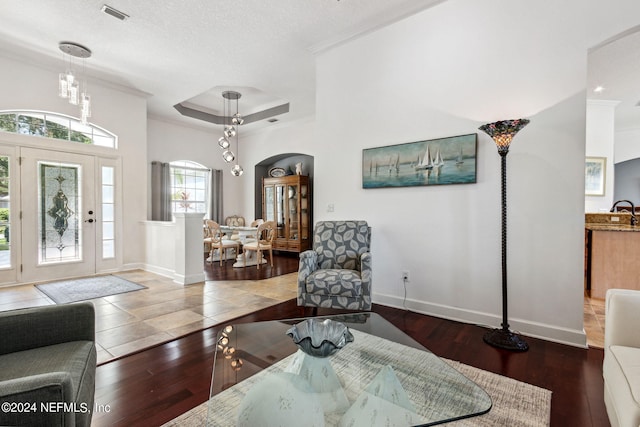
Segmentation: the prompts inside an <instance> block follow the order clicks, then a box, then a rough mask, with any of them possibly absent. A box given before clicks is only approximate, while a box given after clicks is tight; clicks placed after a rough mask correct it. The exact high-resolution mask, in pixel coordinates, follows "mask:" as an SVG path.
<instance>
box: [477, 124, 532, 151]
mask: <svg viewBox="0 0 640 427" xmlns="http://www.w3.org/2000/svg"><path fill="white" fill-rule="evenodd" d="M528 124H529V120H527V119H515V120H500V121H499V122H494V123H488V124H486V125H482V126H480V127H479V128H478V129H480V130H481V131H483V132H485V133H486V134H487V135H489V136H490V137H491V138H493V140H494V141H495V143H496V145H497V146H498V152H499V153H501V154H502V153H507V152H508V151H509V146H510V145H511V141H512V140H513V137H514V136H516V134H517V133H518V132H519V131H520V130H521V129H522V128H523V127H525V126H526V125H528Z"/></svg>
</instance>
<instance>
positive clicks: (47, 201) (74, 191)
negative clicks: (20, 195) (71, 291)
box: [38, 162, 82, 264]
mask: <svg viewBox="0 0 640 427" xmlns="http://www.w3.org/2000/svg"><path fill="white" fill-rule="evenodd" d="M38 171H39V176H38V182H39V186H38V188H39V194H38V197H39V200H40V203H39V209H38V218H39V229H38V233H39V234H38V235H39V236H40V238H39V242H38V263H39V264H50V263H60V262H69V261H80V260H82V247H81V242H82V227H81V226H80V225H81V224H82V222H81V218H80V217H81V200H82V195H81V186H80V180H81V168H80V166H79V165H72V164H62V163H49V162H38Z"/></svg>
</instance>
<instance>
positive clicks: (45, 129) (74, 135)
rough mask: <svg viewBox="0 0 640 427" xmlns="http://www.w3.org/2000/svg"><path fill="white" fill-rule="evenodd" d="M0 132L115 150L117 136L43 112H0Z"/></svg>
mask: <svg viewBox="0 0 640 427" xmlns="http://www.w3.org/2000/svg"><path fill="white" fill-rule="evenodd" d="M0 130H2V131H5V132H11V133H19V134H22V135H34V136H44V137H48V138H55V139H61V140H64V141H69V142H77V143H80V144H90V145H99V146H101V147H110V148H117V145H118V144H117V142H118V137H117V136H115V135H114V134H112V133H111V132H109V131H106V130H104V129H102V128H100V127H98V126H95V125H92V124H86V125H84V124H82V123H81V122H80V120H78V119H76V118H73V117H71V116H66V115H63V114H56V113H48V112H44V111H30V110H12V111H0Z"/></svg>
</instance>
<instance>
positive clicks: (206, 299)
mask: <svg viewBox="0 0 640 427" xmlns="http://www.w3.org/2000/svg"><path fill="white" fill-rule="evenodd" d="M117 275H118V276H121V277H123V278H125V279H127V280H130V281H132V282H136V283H140V284H142V285H144V286H146V287H147V288H148V289H143V290H140V291H135V292H129V293H126V294H119V295H112V296H108V297H104V298H96V299H94V300H92V302H93V304H94V306H95V308H96V344H97V347H98V363H104V362H106V361H108V360H111V359H114V358H118V357H121V356H123V355H126V354H129V353H132V352H135V351H137V350H141V349H143V348H146V347H150V346H152V345H156V344H160V343H163V342H166V341H170V340H172V339H174V338H177V337H179V336H182V335H186V334H188V333H189V332H193V331H197V330H199V329H203V328H206V327H209V326H213V325H215V324H218V323H222V322H224V321H226V320H229V319H232V318H235V317H238V316H242V315H244V314H247V313H251V312H253V311H256V310H259V309H261V308H264V307H268V306H271V305H274V304H277V303H279V302H282V301H286V300H289V299H291V298H295V297H296V273H291V274H286V275H283V276H277V277H273V278H270V279H264V280H224V281H207V282H204V283H199V284H194V285H189V286H186V287H185V286H181V285H178V284H176V283H173V281H172V280H171V279H169V278H166V277H163V276H159V275H156V274H153V273H149V272H146V271H142V270H136V271H130V272H122V273H118V274H117ZM51 304H54V303H53V301H51V300H50V299H49V298H48V297H47V296H46V295H44V294H43V293H41V292H40V291H38V290H37V289H36V288H35V286H33V285H19V286H12V287H7V288H0V311H4V310H12V309H17V308H25V307H35V306H42V305H51ZM584 329H585V331H586V333H587V344H588V345H589V346H590V347H596V348H603V345H604V300H599V299H595V298H594V299H592V298H589V297H588V296H587V295H585V298H584Z"/></svg>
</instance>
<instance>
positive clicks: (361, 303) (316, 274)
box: [298, 221, 371, 310]
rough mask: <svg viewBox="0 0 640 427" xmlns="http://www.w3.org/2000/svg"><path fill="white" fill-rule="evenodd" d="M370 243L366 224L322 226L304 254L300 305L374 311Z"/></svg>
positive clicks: (299, 271) (299, 297)
mask: <svg viewBox="0 0 640 427" xmlns="http://www.w3.org/2000/svg"><path fill="white" fill-rule="evenodd" d="M370 243H371V227H369V225H368V224H367V222H366V221H320V222H318V223H317V224H316V227H315V230H314V235H313V248H312V249H311V250H308V251H304V252H302V253H301V254H300V267H299V269H298V305H299V306H305V307H331V308H343V309H349V310H371V252H369V247H370Z"/></svg>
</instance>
